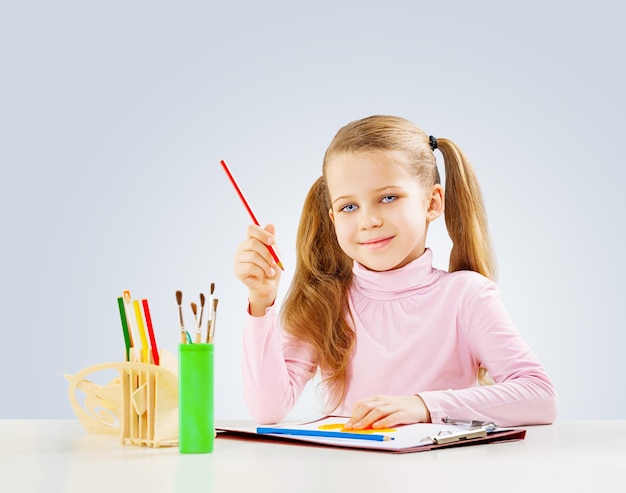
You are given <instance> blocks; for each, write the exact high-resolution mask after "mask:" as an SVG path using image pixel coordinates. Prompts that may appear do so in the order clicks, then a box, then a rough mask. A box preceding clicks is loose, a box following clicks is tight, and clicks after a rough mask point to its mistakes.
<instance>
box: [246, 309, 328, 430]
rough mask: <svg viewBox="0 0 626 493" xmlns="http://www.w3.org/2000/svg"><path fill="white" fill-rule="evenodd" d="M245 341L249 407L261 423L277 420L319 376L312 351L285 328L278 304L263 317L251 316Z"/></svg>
mask: <svg viewBox="0 0 626 493" xmlns="http://www.w3.org/2000/svg"><path fill="white" fill-rule="evenodd" d="M243 342H244V345H243V347H244V359H243V385H244V389H243V391H244V392H243V393H244V399H245V401H246V405H247V406H248V410H249V412H250V414H251V415H252V417H253V418H254V419H255V420H256V421H257V422H258V423H261V424H268V423H276V422H278V421H280V420H282V419H283V418H284V417H285V416H286V415H287V413H288V412H289V411H290V410H291V408H292V407H293V406H294V404H295V403H296V401H297V400H298V397H300V394H301V393H302V390H303V389H304V386H305V385H306V383H307V382H308V381H309V380H310V379H311V378H312V377H313V376H314V375H315V372H316V370H317V365H316V363H315V362H314V361H313V358H312V356H311V355H312V351H311V350H310V348H309V347H308V345H306V344H304V343H301V342H299V341H295V340H293V339H291V338H289V337H288V336H287V335H286V334H285V333H284V332H283V331H282V330H281V328H280V327H279V324H278V317H277V310H276V308H275V307H270V308H269V309H268V310H267V312H266V313H265V315H264V316H263V317H252V316H249V317H248V319H247V323H246V326H245V328H244V338H243Z"/></svg>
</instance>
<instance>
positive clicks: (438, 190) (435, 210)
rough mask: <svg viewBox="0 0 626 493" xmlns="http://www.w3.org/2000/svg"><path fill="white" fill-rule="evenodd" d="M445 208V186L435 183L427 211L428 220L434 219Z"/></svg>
mask: <svg viewBox="0 0 626 493" xmlns="http://www.w3.org/2000/svg"><path fill="white" fill-rule="evenodd" d="M444 209H445V199H444V193H443V187H442V186H441V185H440V184H436V185H433V188H432V189H431V191H430V199H429V203H428V210H427V211H426V220H427V221H428V222H431V221H434V220H435V219H437V218H438V217H439V216H441V214H443V210H444Z"/></svg>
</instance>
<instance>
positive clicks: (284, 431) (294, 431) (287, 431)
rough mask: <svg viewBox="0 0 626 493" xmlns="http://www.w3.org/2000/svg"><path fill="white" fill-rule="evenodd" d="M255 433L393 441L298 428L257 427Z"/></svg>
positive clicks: (359, 434) (386, 437)
mask: <svg viewBox="0 0 626 493" xmlns="http://www.w3.org/2000/svg"><path fill="white" fill-rule="evenodd" d="M256 432H257V433H258V434H259V435H294V436H307V437H325V438H349V439H352V440H374V441H376V442H386V441H388V440H393V437H390V436H387V435H380V434H373V433H349V432H345V431H324V430H306V429H299V428H272V427H262V426H259V427H258V428H257V429H256Z"/></svg>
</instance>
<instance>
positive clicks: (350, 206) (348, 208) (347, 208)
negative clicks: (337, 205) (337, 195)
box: [339, 204, 356, 212]
mask: <svg viewBox="0 0 626 493" xmlns="http://www.w3.org/2000/svg"><path fill="white" fill-rule="evenodd" d="M339 210H340V211H342V212H354V211H356V205H354V204H348V205H344V206H343V207H342V208H341V209H339Z"/></svg>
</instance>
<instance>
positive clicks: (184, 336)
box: [176, 291, 187, 344]
mask: <svg viewBox="0 0 626 493" xmlns="http://www.w3.org/2000/svg"><path fill="white" fill-rule="evenodd" d="M176 303H178V317H179V318H180V342H181V343H182V344H187V331H186V330H185V323H184V322H183V292H182V291H176Z"/></svg>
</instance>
